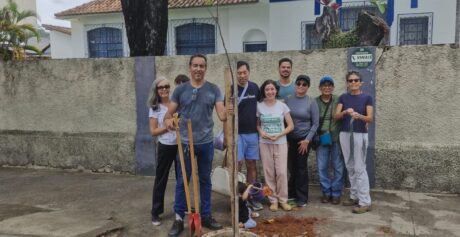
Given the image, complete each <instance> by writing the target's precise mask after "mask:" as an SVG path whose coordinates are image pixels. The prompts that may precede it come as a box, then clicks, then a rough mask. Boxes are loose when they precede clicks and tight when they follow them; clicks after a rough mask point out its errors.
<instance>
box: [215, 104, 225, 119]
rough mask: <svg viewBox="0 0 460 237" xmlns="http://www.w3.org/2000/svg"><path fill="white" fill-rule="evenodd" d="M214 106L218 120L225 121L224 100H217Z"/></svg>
mask: <svg viewBox="0 0 460 237" xmlns="http://www.w3.org/2000/svg"><path fill="white" fill-rule="evenodd" d="M215 107H216V112H217V117H219V119H220V121H222V122H225V121H227V113H226V111H225V106H224V102H223V101H217V102H216V105H215Z"/></svg>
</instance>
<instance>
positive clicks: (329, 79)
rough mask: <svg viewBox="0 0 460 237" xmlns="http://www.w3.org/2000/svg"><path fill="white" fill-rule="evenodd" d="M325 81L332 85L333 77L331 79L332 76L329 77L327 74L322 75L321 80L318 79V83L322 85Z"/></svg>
mask: <svg viewBox="0 0 460 237" xmlns="http://www.w3.org/2000/svg"><path fill="white" fill-rule="evenodd" d="M326 82H329V83H331V84H332V85H334V79H332V77H331V76H328V75H326V76H323V77H322V78H321V80H320V81H319V85H320V86H322V85H324V84H325V83H326Z"/></svg>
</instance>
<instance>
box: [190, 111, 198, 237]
mask: <svg viewBox="0 0 460 237" xmlns="http://www.w3.org/2000/svg"><path fill="white" fill-rule="evenodd" d="M187 131H188V139H189V143H190V159H191V160H190V162H191V163H192V182H193V200H194V201H195V212H194V213H192V212H189V217H188V224H189V226H190V234H191V236H193V233H194V232H195V235H196V236H201V217H200V201H199V200H200V197H199V196H198V177H197V174H196V170H197V167H196V160H195V148H194V147H193V132H192V120H190V119H189V120H187Z"/></svg>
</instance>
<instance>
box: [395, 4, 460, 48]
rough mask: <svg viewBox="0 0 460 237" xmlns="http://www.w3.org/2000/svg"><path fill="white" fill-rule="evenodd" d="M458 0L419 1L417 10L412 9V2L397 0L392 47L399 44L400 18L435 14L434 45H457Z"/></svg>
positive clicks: (433, 20)
mask: <svg viewBox="0 0 460 237" xmlns="http://www.w3.org/2000/svg"><path fill="white" fill-rule="evenodd" d="M456 6H457V3H456V0H442V1H440V0H419V1H418V7H417V8H410V0H395V14H394V16H395V18H394V21H393V25H392V26H391V36H390V38H391V45H396V44H397V36H398V31H399V26H398V15H399V17H407V16H409V15H406V14H422V13H433V18H432V25H433V31H432V44H449V43H455V21H456Z"/></svg>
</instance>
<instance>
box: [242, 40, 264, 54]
mask: <svg viewBox="0 0 460 237" xmlns="http://www.w3.org/2000/svg"><path fill="white" fill-rule="evenodd" d="M243 52H245V53H250V52H267V41H260V42H243Z"/></svg>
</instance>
